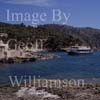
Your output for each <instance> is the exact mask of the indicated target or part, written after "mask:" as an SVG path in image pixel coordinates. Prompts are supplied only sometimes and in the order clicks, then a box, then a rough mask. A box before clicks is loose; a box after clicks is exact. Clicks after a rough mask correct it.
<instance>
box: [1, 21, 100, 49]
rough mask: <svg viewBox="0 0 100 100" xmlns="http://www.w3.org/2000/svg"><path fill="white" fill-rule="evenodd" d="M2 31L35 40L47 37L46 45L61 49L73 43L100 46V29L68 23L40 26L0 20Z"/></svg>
mask: <svg viewBox="0 0 100 100" xmlns="http://www.w3.org/2000/svg"><path fill="white" fill-rule="evenodd" d="M0 33H7V34H8V36H9V37H8V38H16V39H17V40H22V41H24V42H26V41H34V40H35V39H36V38H43V39H44V38H45V39H47V42H46V43H45V47H46V48H48V49H51V50H59V49H61V48H64V47H68V46H71V45H75V44H78V45H89V46H91V47H96V48H100V29H94V28H89V27H87V28H77V27H72V26H67V25H56V24H48V25H39V26H38V27H32V26H25V25H24V24H23V23H22V24H7V23H2V22H0Z"/></svg>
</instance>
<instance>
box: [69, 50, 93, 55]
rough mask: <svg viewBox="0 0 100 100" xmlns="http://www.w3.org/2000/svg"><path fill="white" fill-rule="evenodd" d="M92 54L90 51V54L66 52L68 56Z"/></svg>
mask: <svg viewBox="0 0 100 100" xmlns="http://www.w3.org/2000/svg"><path fill="white" fill-rule="evenodd" d="M92 53H93V52H92V51H90V52H73V51H70V52H68V55H86V54H92Z"/></svg>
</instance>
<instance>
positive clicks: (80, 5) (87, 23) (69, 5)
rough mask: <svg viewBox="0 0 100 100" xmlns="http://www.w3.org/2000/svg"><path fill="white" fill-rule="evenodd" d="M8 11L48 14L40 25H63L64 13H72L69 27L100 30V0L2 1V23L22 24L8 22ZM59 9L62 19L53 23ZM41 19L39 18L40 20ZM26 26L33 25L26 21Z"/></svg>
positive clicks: (0, 0)
mask: <svg viewBox="0 0 100 100" xmlns="http://www.w3.org/2000/svg"><path fill="white" fill-rule="evenodd" d="M7 9H9V10H10V13H11V12H21V13H23V14H24V13H26V12H27V13H30V14H31V15H32V13H38V14H41V13H46V14H47V17H48V18H47V20H46V21H44V22H42V21H39V23H38V24H47V23H48V24H50V23H51V24H52V23H59V24H62V23H63V22H64V21H65V19H64V16H63V13H65V14H66V16H67V17H68V14H69V13H70V14H71V15H70V17H69V19H68V21H67V23H66V24H67V25H72V26H79V27H94V28H100V0H0V21H2V22H8V23H21V22H20V21H19V22H18V21H17V22H16V21H15V22H12V21H11V20H9V21H7ZM53 9H59V10H60V11H61V13H62V19H61V20H60V21H58V22H56V21H55V22H53V21H52V10H53ZM38 19H39V18H38ZM23 23H25V24H30V25H31V24H32V23H31V21H24V20H23Z"/></svg>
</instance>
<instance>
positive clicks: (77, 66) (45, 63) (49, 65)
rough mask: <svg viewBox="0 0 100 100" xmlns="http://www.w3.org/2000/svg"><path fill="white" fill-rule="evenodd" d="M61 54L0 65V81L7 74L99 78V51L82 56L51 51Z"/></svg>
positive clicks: (6, 80) (3, 80)
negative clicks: (30, 61) (55, 56)
mask: <svg viewBox="0 0 100 100" xmlns="http://www.w3.org/2000/svg"><path fill="white" fill-rule="evenodd" d="M51 54H56V55H59V56H61V57H60V58H55V59H50V60H38V61H36V62H33V63H24V64H11V65H0V82H9V78H8V76H15V75H17V76H21V75H22V76H23V75H27V76H28V75H32V76H36V77H38V76H40V77H46V78H100V52H96V53H94V54H90V55H84V56H69V55H68V54H67V53H66V52H56V53H55V52H52V53H51Z"/></svg>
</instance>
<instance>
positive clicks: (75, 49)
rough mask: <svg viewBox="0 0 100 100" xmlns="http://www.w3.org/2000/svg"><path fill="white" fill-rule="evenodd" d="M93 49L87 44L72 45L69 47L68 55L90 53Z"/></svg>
mask: <svg viewBox="0 0 100 100" xmlns="http://www.w3.org/2000/svg"><path fill="white" fill-rule="evenodd" d="M91 53H93V50H92V49H91V48H90V47H87V46H72V47H71V48H70V49H69V52H68V54H69V55H78V54H91Z"/></svg>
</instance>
